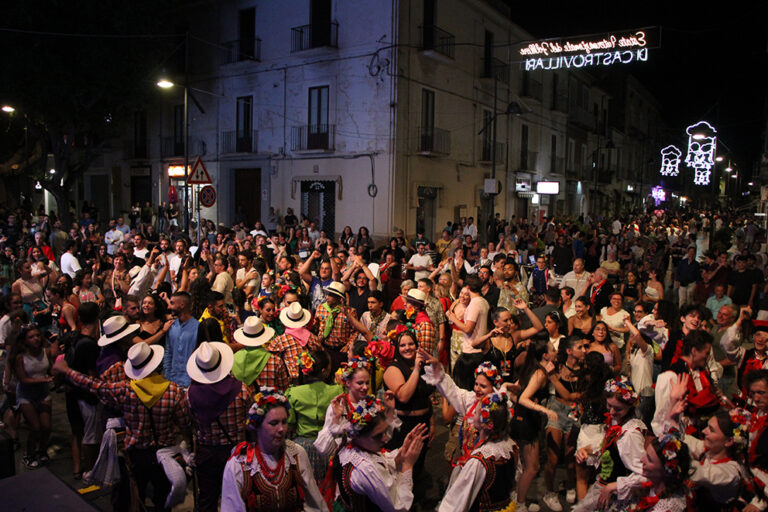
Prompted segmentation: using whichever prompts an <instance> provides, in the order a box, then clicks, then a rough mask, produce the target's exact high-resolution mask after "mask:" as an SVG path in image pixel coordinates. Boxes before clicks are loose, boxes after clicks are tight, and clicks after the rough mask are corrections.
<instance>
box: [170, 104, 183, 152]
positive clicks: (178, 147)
mask: <svg viewBox="0 0 768 512" xmlns="http://www.w3.org/2000/svg"><path fill="white" fill-rule="evenodd" d="M183 154H184V105H175V106H174V107H173V156H182V155H183Z"/></svg>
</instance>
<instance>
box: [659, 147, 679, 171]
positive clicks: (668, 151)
mask: <svg viewBox="0 0 768 512" xmlns="http://www.w3.org/2000/svg"><path fill="white" fill-rule="evenodd" d="M681 156H683V152H682V151H680V150H679V149H677V148H676V147H675V146H667V147H665V148H664V149H662V150H661V171H660V172H661V175H662V176H677V175H678V174H680V157H681Z"/></svg>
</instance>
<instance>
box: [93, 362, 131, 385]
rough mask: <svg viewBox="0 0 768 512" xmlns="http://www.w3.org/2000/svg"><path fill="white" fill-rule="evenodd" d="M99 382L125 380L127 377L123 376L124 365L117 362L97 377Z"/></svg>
mask: <svg viewBox="0 0 768 512" xmlns="http://www.w3.org/2000/svg"><path fill="white" fill-rule="evenodd" d="M99 378H100V379H101V380H105V381H107V382H120V381H122V380H126V379H127V378H128V377H127V376H126V375H125V365H124V364H123V362H122V361H118V362H116V363H115V364H113V365H112V366H110V367H109V368H107V369H106V370H104V372H103V373H102V374H101V375H99Z"/></svg>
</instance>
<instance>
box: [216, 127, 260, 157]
mask: <svg viewBox="0 0 768 512" xmlns="http://www.w3.org/2000/svg"><path fill="white" fill-rule="evenodd" d="M240 135H241V136H238V132H237V131H235V130H232V131H227V132H224V138H223V140H222V153H258V144H257V141H258V140H259V132H258V130H253V131H249V132H246V133H245V134H240Z"/></svg>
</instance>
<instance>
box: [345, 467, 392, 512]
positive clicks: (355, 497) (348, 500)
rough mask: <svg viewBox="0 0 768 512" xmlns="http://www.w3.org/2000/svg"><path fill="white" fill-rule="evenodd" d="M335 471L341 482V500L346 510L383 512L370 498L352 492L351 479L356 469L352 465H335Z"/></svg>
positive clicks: (353, 511)
mask: <svg viewBox="0 0 768 512" xmlns="http://www.w3.org/2000/svg"><path fill="white" fill-rule="evenodd" d="M333 469H334V471H336V473H337V475H336V480H337V481H338V482H339V500H340V501H341V505H342V506H343V507H344V509H345V510H349V511H352V512H375V511H380V510H381V509H380V508H379V507H377V506H376V505H375V504H374V503H373V502H372V501H371V499H370V498H369V497H368V496H366V495H364V494H358V493H356V492H355V491H353V490H352V485H351V483H350V479H351V477H352V470H353V469H355V467H354V466H353V465H352V464H351V463H350V464H344V466H341V464H334V465H333ZM334 508H335V507H334Z"/></svg>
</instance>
